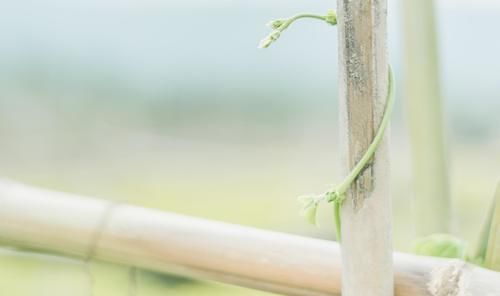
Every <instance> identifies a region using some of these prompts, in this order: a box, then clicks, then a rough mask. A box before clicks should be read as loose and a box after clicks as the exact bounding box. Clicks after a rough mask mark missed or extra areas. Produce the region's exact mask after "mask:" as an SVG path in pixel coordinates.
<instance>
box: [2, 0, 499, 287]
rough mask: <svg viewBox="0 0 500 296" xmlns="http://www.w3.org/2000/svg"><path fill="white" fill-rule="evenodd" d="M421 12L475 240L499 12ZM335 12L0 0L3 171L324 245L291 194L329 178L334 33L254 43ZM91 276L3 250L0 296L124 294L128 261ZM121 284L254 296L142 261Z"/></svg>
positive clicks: (402, 165) (306, 4)
mask: <svg viewBox="0 0 500 296" xmlns="http://www.w3.org/2000/svg"><path fill="white" fill-rule="evenodd" d="M389 2H390V5H389V49H390V60H391V63H392V64H393V65H394V68H395V72H396V76H397V82H398V85H401V86H402V82H403V79H404V77H403V75H401V74H398V73H402V72H403V71H402V37H403V36H402V31H401V30H400V27H401V23H402V22H401V15H400V13H399V12H400V10H401V9H400V7H399V3H398V2H397V1H389ZM436 4H437V7H436V13H437V24H438V26H437V27H438V38H439V42H438V43H439V53H440V65H439V66H440V73H441V83H442V89H443V100H444V115H445V127H446V144H447V158H448V163H449V172H450V186H451V192H452V197H453V214H454V218H453V230H454V232H455V234H457V235H459V236H461V237H463V238H465V239H467V240H469V241H473V240H475V239H476V238H477V234H478V232H479V228H480V225H481V223H482V221H483V218H484V216H485V215H486V211H487V207H488V205H489V201H490V199H491V197H492V195H493V191H494V188H495V186H496V182H497V181H498V179H499V177H500V119H499V116H498V114H499V111H500V75H499V74H498V73H499V72H500V58H499V57H498V53H500V39H499V38H496V37H495V36H496V33H497V28H500V4H499V2H498V1H495V0H489V1H488V0H460V1H459V0H438V1H437V2H436ZM334 6H335V3H334V2H331V1H301V0H286V1H284V0H272V1H269V0H266V1H264V0H252V1H228V0H213V1H202V0H189V1H174V0H170V1H164V0H163V1H160V0H142V1H139V0H135V1H134V0H125V1H117V0H85V1H83V0H70V1H68V0H41V1H29V0H17V1H6V0H3V1H0V7H1V8H0V65H1V67H0V85H1V88H0V89H1V90H0V174H1V176H2V177H6V178H10V179H14V180H18V181H22V182H25V183H28V184H32V185H36V186H42V187H47V188H51V189H56V190H63V191H70V192H75V193H79V194H84V195H92V196H98V197H102V198H109V199H114V200H120V201H125V202H129V203H133V204H137V205H141V206H145V207H154V208H159V209H162V210H166V211H174V212H178V213H183V214H187V215H194V216H201V217H206V218H210V219H216V220H222V221H226V222H232V223H239V224H244V225H251V226H256V227H261V228H267V229H273V230H279V231H284V232H289V233H296V234H301V235H307V236H314V237H319V238H324V239H333V238H334V230H333V223H332V220H331V217H330V214H331V213H330V210H329V208H328V207H325V208H322V209H321V212H320V221H319V224H320V227H319V228H315V227H312V226H309V225H308V224H307V223H305V222H304V221H303V219H302V218H301V217H299V216H298V214H297V213H298V209H299V206H298V204H297V203H296V197H297V196H299V195H303V194H307V193H316V192H322V191H324V190H326V189H328V188H329V186H330V185H331V184H334V183H335V181H336V180H339V177H340V176H339V175H338V171H337V166H338V162H339V160H338V153H337V152H338V151H337V148H338V145H337V134H338V130H337V109H338V108H337V33H336V29H335V28H333V27H330V26H327V25H325V24H322V23H318V22H315V21H303V22H301V23H300V24H299V23H297V24H296V25H294V26H293V27H292V28H291V29H290V30H289V31H287V32H286V33H285V34H283V36H282V38H281V39H280V40H279V42H277V43H276V44H275V45H273V46H272V47H271V48H270V49H268V50H258V49H257V44H258V41H259V40H260V39H261V38H262V37H264V36H265V35H266V34H267V33H268V28H266V27H265V26H264V24H265V23H266V22H267V21H268V20H271V19H274V18H278V17H281V16H288V15H292V14H295V13H297V12H303V11H312V12H323V11H326V9H328V8H332V7H334ZM425 21H426V20H425V19H422V22H425ZM399 89H401V87H399ZM406 111H407V110H405V105H404V98H403V97H402V95H401V93H400V92H399V91H398V97H397V106H396V114H395V116H394V118H393V124H392V131H391V133H392V139H391V142H392V143H391V158H392V166H391V170H392V176H393V178H392V181H391V182H392V190H393V198H394V232H395V247H396V249H397V250H401V251H408V250H410V248H411V240H412V238H413V237H414V230H413V229H414V223H415V220H414V219H413V216H412V215H411V213H412V206H411V198H412V192H413V188H412V187H413V185H412V178H411V157H410V153H411V151H410V146H409V138H408V137H409V136H408V131H407V126H406V122H405V112H406ZM0 206H1V205H0ZM41 210H43V209H41ZM421 218H422V219H425V217H421ZM416 221H418V219H417V220H416ZM417 223H418V222H417ZM88 269H89V268H88V266H87V267H86V266H85V265H84V264H82V262H80V261H78V260H76V259H68V258H60V257H54V256H46V255H41V254H31V253H25V252H16V251H12V250H7V249H4V250H2V251H1V252H0V295H10V296H17V295H19V296H25V295H97V296H98V295H111V296H113V295H130V293H131V292H130V290H131V288H130V287H129V286H128V285H130V280H129V279H130V276H129V272H130V271H129V269H128V268H127V267H122V266H118V265H111V264H106V263H100V262H93V263H91V264H90V272H89V270H88ZM89 274H90V277H89ZM134 285H136V286H134V288H133V290H134V292H133V293H134V294H135V295H145V296H149V295H165V294H167V295H264V293H262V292H257V291H252V290H246V289H242V288H236V287H229V286H225V285H219V284H214V283H202V282H199V281H192V280H187V279H180V278H175V277H170V276H163V275H158V274H154V273H150V272H147V271H139V272H138V277H137V283H136V284H134ZM127 293H129V294H127Z"/></svg>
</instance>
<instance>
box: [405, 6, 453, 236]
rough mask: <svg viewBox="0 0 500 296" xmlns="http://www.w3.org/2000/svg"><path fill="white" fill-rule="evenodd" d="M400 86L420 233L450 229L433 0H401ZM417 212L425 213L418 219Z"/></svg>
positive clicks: (417, 228) (417, 227)
mask: <svg viewBox="0 0 500 296" xmlns="http://www.w3.org/2000/svg"><path fill="white" fill-rule="evenodd" d="M402 5H403V20H404V43H405V89H404V90H405V92H404V96H405V98H406V100H405V101H406V104H407V115H408V125H409V129H410V142H411V148H412V157H413V179H414V187H415V202H414V204H415V214H416V217H417V219H418V223H416V225H415V227H416V233H417V235H419V236H424V235H429V234H432V233H435V232H449V230H450V229H449V223H450V221H449V220H450V202H449V189H448V176H447V172H446V158H445V147H444V140H443V137H444V132H443V118H442V117H443V116H442V110H441V109H442V107H441V100H440V89H439V71H438V54H437V44H436V26H435V21H434V8H433V0H405V1H403V3H402ZM421 217H425V219H422V218H421Z"/></svg>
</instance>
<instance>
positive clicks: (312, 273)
mask: <svg viewBox="0 0 500 296" xmlns="http://www.w3.org/2000/svg"><path fill="white" fill-rule="evenodd" d="M0 241H2V242H3V244H5V245H15V246H17V247H27V248H30V249H38V250H47V251H51V252H57V253H60V254H63V255H71V256H77V257H82V258H88V257H93V258H96V259H101V260H107V261H112V262H117V263H121V264H125V265H130V266H137V267H140V268H144V269H149V270H154V271H158V272H167V273H175V274H180V275H185V276H189V277H194V278H199V279H208V280H216V281H221V282H225V283H229V284H235V285H241V286H246V287H251V288H256V289H261V290H266V291H272V292H277V293H281V294H287V295H339V293H340V290H341V282H340V273H341V260H340V250H339V247H338V245H337V244H336V243H335V242H328V241H324V240H318V239H312V238H306V237H300V236H296V235H290V234H284V233H277V232H272V231H266V230H259V229H254V228H250V227H244V226H238V225H231V224H227V223H221V222H214V221H209V220H204V219H199V218H190V217H186V216H182V215H177V214H172V213H165V212H161V211H157V210H152V209H145V208H141V207H137V206H132V205H125V204H113V203H110V202H109V201H106V200H99V199H93V198H85V197H79V196H76V195H72V194H66V193H59V192H54V191H49V190H42V189H36V188H32V187H28V186H25V185H21V184H18V183H12V182H6V181H1V182H0ZM394 259H395V263H396V265H395V271H396V272H395V275H396V276H395V279H396V286H395V294H396V295H397V296H433V295H434V296H438V295H439V296H440V295H451V296H458V295H481V296H483V295H484V296H488V295H500V273H497V272H494V271H490V270H486V269H483V268H479V267H475V266H472V265H468V264H465V263H463V262H461V261H447V260H439V259H434V258H429V257H420V256H413V255H408V254H398V253H396V254H395V255H394ZM366 272H372V271H369V270H367V271H366ZM453 291H455V292H453ZM459 292H460V293H463V294H459ZM365 295H373V294H371V293H369V294H365Z"/></svg>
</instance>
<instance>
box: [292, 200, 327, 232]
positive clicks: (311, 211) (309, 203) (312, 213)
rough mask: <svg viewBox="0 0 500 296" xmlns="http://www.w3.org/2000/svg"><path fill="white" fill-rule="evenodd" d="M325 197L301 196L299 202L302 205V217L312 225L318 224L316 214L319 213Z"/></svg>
mask: <svg viewBox="0 0 500 296" xmlns="http://www.w3.org/2000/svg"><path fill="white" fill-rule="evenodd" d="M323 199H324V197H323V196H300V197H299V198H298V201H299V202H300V203H301V204H302V209H301V210H300V215H301V216H303V217H305V218H306V220H307V222H309V223H311V224H312V225H317V224H316V214H317V211H318V204H319V203H320V202H321V200H323Z"/></svg>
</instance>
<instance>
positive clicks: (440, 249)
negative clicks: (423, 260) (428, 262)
mask: <svg viewBox="0 0 500 296" xmlns="http://www.w3.org/2000/svg"><path fill="white" fill-rule="evenodd" d="M466 250H467V243H466V242H465V241H464V240H462V239H460V238H457V237H455V236H453V235H450V234H446V233H436V234H432V235H429V236H426V237H423V238H419V239H418V240H417V241H416V242H415V246H414V252H415V254H417V255H424V256H433V257H443V258H459V259H465V255H466Z"/></svg>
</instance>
